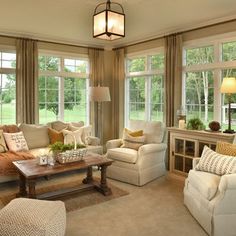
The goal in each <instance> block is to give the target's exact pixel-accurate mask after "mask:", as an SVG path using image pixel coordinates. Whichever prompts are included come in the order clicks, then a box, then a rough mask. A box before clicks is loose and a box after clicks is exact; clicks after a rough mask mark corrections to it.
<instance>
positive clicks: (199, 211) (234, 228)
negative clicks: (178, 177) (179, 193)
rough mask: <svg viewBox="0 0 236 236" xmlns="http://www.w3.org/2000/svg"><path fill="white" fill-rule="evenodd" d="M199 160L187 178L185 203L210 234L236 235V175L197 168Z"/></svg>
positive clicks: (214, 235) (212, 235) (220, 235)
mask: <svg viewBox="0 0 236 236" xmlns="http://www.w3.org/2000/svg"><path fill="white" fill-rule="evenodd" d="M199 160H200V158H194V160H193V169H192V170H190V172H189V174H188V178H187V179H186V180H185V187H184V204H185V205H186V206H187V208H188V209H189V211H190V212H191V214H192V215H193V216H194V217H195V219H196V220H197V221H198V222H199V223H200V225H201V226H202V227H203V228H204V229H205V230H206V232H207V233H208V234H209V235H211V236H222V235H224V236H233V235H236V174H228V175H223V176H219V175H215V174H212V173H208V172H203V171H197V170H195V168H196V165H197V164H198V162H199Z"/></svg>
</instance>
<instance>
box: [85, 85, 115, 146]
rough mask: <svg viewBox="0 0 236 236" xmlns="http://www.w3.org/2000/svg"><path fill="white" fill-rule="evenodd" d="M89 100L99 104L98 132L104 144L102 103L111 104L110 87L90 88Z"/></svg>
mask: <svg viewBox="0 0 236 236" xmlns="http://www.w3.org/2000/svg"><path fill="white" fill-rule="evenodd" d="M89 100H90V101H91V102H97V103H98V122H97V131H98V137H99V138H100V140H101V142H103V134H102V131H103V119H102V109H101V103H102V102H110V101H111V97H110V91H109V87H101V86H97V87H90V88H89Z"/></svg>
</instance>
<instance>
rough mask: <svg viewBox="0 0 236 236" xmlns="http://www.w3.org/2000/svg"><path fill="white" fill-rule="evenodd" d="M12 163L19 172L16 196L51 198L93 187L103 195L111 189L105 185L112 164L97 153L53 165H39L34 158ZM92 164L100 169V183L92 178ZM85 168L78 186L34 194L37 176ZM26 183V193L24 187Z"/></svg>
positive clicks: (108, 193)
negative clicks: (83, 176)
mask: <svg viewBox="0 0 236 236" xmlns="http://www.w3.org/2000/svg"><path fill="white" fill-rule="evenodd" d="M13 164H14V165H15V167H16V168H17V170H18V173H19V178H20V181H19V193H18V194H17V196H20V197H22V196H26V197H29V198H37V199H53V198H55V197H58V196H66V195H68V194H72V193H76V192H81V191H83V190H87V189H92V188H95V189H96V190H97V191H99V192H101V193H102V194H104V195H110V194H111V189H110V188H109V187H108V186H107V181H106V169H107V167H108V166H109V165H111V164H112V161H111V160H108V159H106V158H104V157H102V156H101V155H98V154H88V155H86V156H85V157H84V160H82V161H78V162H72V163H66V164H59V163H57V162H56V163H55V165H54V166H50V165H46V166H40V165H38V164H37V161H36V160H22V161H14V162H13ZM93 166H97V167H99V169H100V171H101V181H100V183H99V182H97V181H95V180H94V179H93V169H92V167H93ZM81 169H87V176H86V178H85V179H83V181H82V182H83V184H81V185H80V186H78V187H75V188H70V189H62V190H58V191H54V192H49V193H45V194H41V195H36V190H35V185H36V183H37V180H38V179H39V177H47V176H50V175H54V174H58V173H65V172H69V171H72V170H81ZM26 185H28V190H29V191H28V193H27V189H26Z"/></svg>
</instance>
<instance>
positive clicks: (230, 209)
mask: <svg viewBox="0 0 236 236" xmlns="http://www.w3.org/2000/svg"><path fill="white" fill-rule="evenodd" d="M218 191H219V193H218V195H217V197H216V199H217V200H216V203H215V209H214V215H215V220H216V219H217V217H218V218H221V219H220V220H222V219H223V221H224V219H226V218H227V217H224V216H229V215H232V216H233V215H235V214H236V174H229V175H223V176H222V177H221V179H220V183H219V186H218ZM227 219H229V218H227ZM221 222H222V221H221ZM234 223H235V218H234Z"/></svg>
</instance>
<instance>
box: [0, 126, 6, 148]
mask: <svg viewBox="0 0 236 236" xmlns="http://www.w3.org/2000/svg"><path fill="white" fill-rule="evenodd" d="M7 150H8V149H7V145H6V142H5V138H4V135H3V130H0V152H6V151H7Z"/></svg>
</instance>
